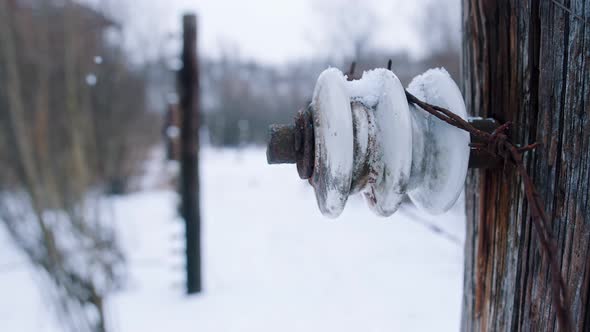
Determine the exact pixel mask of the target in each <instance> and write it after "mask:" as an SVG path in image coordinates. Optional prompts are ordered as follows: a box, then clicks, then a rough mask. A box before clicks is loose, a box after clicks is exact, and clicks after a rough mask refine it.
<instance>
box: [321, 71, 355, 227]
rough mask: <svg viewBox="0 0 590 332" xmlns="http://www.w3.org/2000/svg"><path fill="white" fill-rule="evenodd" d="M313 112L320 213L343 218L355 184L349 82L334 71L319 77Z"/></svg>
mask: <svg viewBox="0 0 590 332" xmlns="http://www.w3.org/2000/svg"><path fill="white" fill-rule="evenodd" d="M311 109H312V114H313V122H314V135H315V163H314V173H313V176H312V178H311V183H312V185H313V187H314V188H315V194H316V199H317V202H318V206H319V208H320V211H321V212H322V213H323V214H324V215H326V216H328V217H333V218H335V217H337V216H339V215H340V213H341V212H342V210H343V209H344V205H345V204H346V200H347V199H348V194H349V192H350V186H351V181H352V167H353V132H352V111H351V109H350V97H349V96H348V92H347V90H346V79H345V78H344V75H342V72H340V71H339V70H338V69H335V68H330V69H326V70H324V72H323V73H322V74H321V75H320V77H319V78H318V81H317V83H316V86H315V89H314V92H313V99H312V103H311Z"/></svg>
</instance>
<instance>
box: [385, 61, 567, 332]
mask: <svg viewBox="0 0 590 332" xmlns="http://www.w3.org/2000/svg"><path fill="white" fill-rule="evenodd" d="M388 68H389V69H391V68H390V64H389V63H388ZM406 98H407V100H408V102H410V103H412V104H415V105H417V106H419V107H420V108H422V109H423V110H424V111H426V112H428V113H430V114H432V115H433V116H435V117H437V118H438V119H440V120H442V121H444V122H446V123H448V124H450V125H452V126H454V127H457V128H459V129H462V130H465V131H467V132H469V133H470V134H471V135H473V136H475V137H477V138H479V139H480V140H481V141H482V142H484V143H475V144H471V146H472V147H474V148H476V149H479V150H483V151H486V152H489V153H491V154H493V155H494V156H498V157H500V158H502V159H504V160H505V162H506V163H511V164H512V165H514V166H516V170H517V172H518V174H519V175H520V176H521V178H522V179H523V183H524V190H525V197H526V200H527V202H528V204H529V206H530V210H531V219H532V221H533V225H534V227H535V230H536V231H537V234H538V236H539V240H540V242H541V250H542V252H543V254H544V255H546V256H547V258H548V260H549V265H550V273H551V295H552V301H553V305H554V306H555V308H556V313H557V320H558V324H559V329H560V330H561V331H570V326H571V321H570V317H569V316H570V315H569V312H568V310H567V309H566V308H567V303H568V299H567V294H566V290H565V285H564V282H563V278H562V276H561V273H560V268H559V264H558V262H557V256H556V252H557V244H556V242H555V239H554V238H553V235H552V234H551V231H550V226H549V218H548V217H547V215H546V214H545V208H544V207H543V203H542V202H541V198H540V196H539V193H538V192H537V189H536V187H535V185H534V183H533V181H532V179H531V177H530V176H529V174H528V172H527V170H526V168H525V166H524V162H523V158H522V155H523V153H524V152H527V151H531V150H533V149H535V148H536V147H537V146H538V143H533V144H529V145H526V146H523V147H518V146H517V145H515V144H514V143H512V142H511V141H510V139H509V138H508V136H507V134H506V132H507V130H508V128H509V127H510V126H511V125H512V123H510V122H507V123H505V124H503V125H501V126H500V127H498V128H497V129H496V130H494V132H492V133H487V132H485V131H482V130H479V129H477V128H475V127H474V126H472V125H471V124H470V123H469V122H467V121H465V120H464V119H463V118H461V117H460V116H458V115H456V114H454V113H453V112H451V111H449V110H447V109H445V108H442V107H439V106H435V105H431V104H428V103H426V102H424V101H421V100H419V99H418V98H416V97H415V96H414V95H412V94H411V93H409V92H408V91H406Z"/></svg>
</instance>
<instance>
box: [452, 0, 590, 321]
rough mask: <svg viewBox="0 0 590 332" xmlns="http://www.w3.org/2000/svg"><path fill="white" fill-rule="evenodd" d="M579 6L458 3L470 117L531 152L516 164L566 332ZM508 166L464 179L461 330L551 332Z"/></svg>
mask: <svg viewBox="0 0 590 332" xmlns="http://www.w3.org/2000/svg"><path fill="white" fill-rule="evenodd" d="M589 21H590V0H555V1H553V0H523V1H501V0H486V1H478V0H463V28H464V29H463V32H464V41H463V92H464V95H465V98H466V103H467V107H468V109H469V110H471V111H472V113H473V115H476V116H482V117H493V118H495V119H497V120H499V121H500V122H506V121H512V122H514V124H515V125H514V126H513V129H512V130H511V132H510V134H511V138H512V140H513V141H514V142H515V143H520V144H527V143H530V142H539V143H541V144H542V146H541V147H539V148H538V149H537V150H535V151H534V152H529V153H528V154H527V155H526V158H525V165H526V167H527V170H528V171H529V174H531V176H532V177H533V181H534V182H535V184H536V186H537V189H538V191H539V193H540V195H541V200H542V201H543V203H544V205H545V208H546V212H547V214H548V216H549V218H550V221H551V225H550V227H551V231H552V233H553V236H554V237H555V239H556V241H557V250H558V252H557V258H558V261H559V264H560V269H561V274H562V276H563V279H564V281H565V287H566V291H567V298H568V299H567V300H568V302H567V306H568V308H567V309H568V311H569V312H570V315H571V318H572V319H571V322H572V328H573V330H576V331H588V330H590V306H589V305H590V303H589V300H590V299H589V295H590V294H589V290H590V287H589V283H590V252H589V251H590V196H589V188H590V22H589ZM524 197H525V194H524V192H523V186H522V182H521V179H520V178H519V177H518V176H517V175H516V172H515V171H514V170H513V169H511V168H510V167H506V168H505V169H503V168H500V169H495V170H472V171H470V176H469V179H468V189H467V216H468V224H467V238H466V243H465V278H464V302H463V318H462V329H463V330H464V331H521V330H525V331H555V330H557V321H556V314H555V308H554V307H553V306H552V298H551V289H550V280H551V275H550V270H549V265H548V261H547V258H546V257H545V256H544V255H542V254H541V251H540V249H539V247H540V244H539V240H538V239H539V237H538V234H537V233H536V232H535V230H534V228H533V226H532V223H531V221H530V209H529V207H528V206H527V203H526V201H525V199H524Z"/></svg>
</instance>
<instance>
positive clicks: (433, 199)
mask: <svg viewBox="0 0 590 332" xmlns="http://www.w3.org/2000/svg"><path fill="white" fill-rule="evenodd" d="M408 91H409V92H410V93H411V94H413V95H414V96H416V97H417V98H418V99H420V100H422V101H424V102H426V103H429V104H431V105H437V106H440V107H443V108H446V109H448V110H450V111H451V112H453V113H455V114H457V115H459V116H460V117H461V118H463V119H464V120H467V111H466V109H465V103H464V102H463V97H462V95H461V92H460V91H459V88H458V87H457V84H455V82H454V81H453V79H452V78H451V76H450V75H449V74H448V73H447V71H446V70H444V69H442V68H440V69H438V68H437V69H430V70H428V71H426V72H425V73H424V74H422V75H419V76H416V77H415V78H414V79H413V80H412V82H411V83H410V85H409V87H408ZM410 108H411V113H412V115H413V122H414V127H413V130H414V134H413V137H414V146H413V155H412V159H413V162H412V178H411V181H410V188H409V191H408V195H409V196H410V199H411V200H412V202H413V203H414V204H416V206H418V207H419V208H421V209H423V210H425V211H427V212H429V213H431V214H440V213H443V212H446V211H448V210H449V209H450V208H451V207H452V206H453V205H454V204H455V202H456V201H457V198H459V195H460V194H461V192H462V191H463V188H464V185H465V177H466V175H467V167H468V163H469V141H470V137H469V133H467V132H466V131H463V130H460V129H458V128H455V127H453V126H451V125H449V124H448V123H446V122H443V121H442V120H440V119H438V118H436V117H434V116H433V115H431V114H430V113H427V112H426V111H424V110H423V109H421V108H420V107H417V106H415V105H410Z"/></svg>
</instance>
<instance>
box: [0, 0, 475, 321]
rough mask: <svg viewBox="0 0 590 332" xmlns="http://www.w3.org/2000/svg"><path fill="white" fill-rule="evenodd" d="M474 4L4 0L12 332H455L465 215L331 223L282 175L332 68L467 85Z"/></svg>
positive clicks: (352, 204)
mask: <svg viewBox="0 0 590 332" xmlns="http://www.w3.org/2000/svg"><path fill="white" fill-rule="evenodd" d="M186 13H194V14H196V15H197V36H198V37H197V45H198V48H197V55H198V61H199V73H200V75H199V81H200V89H199V91H200V102H199V105H200V111H201V115H200V117H199V119H200V121H199V122H200V126H199V130H198V137H199V140H200V149H199V150H200V152H199V165H200V173H199V182H200V211H199V214H200V216H201V234H200V237H201V241H202V243H201V245H200V247H201V256H202V262H201V267H202V278H203V282H202V286H203V287H202V288H203V289H202V291H201V292H199V293H197V294H193V295H190V296H189V295H186V290H185V284H186V282H187V280H186V277H185V276H186V269H187V266H186V262H185V247H186V240H185V238H186V236H185V226H184V221H183V219H182V218H181V216H180V214H181V213H180V210H179V205H180V202H181V198H180V195H179V190H178V188H179V186H180V181H181V178H180V177H179V174H180V165H179V161H178V160H179V157H180V149H181V148H180V147H179V137H180V135H179V133H180V127H181V126H182V116H181V113H180V110H179V100H180V97H179V93H178V90H179V88H178V82H177V77H178V71H179V70H180V69H182V62H181V57H180V55H181V50H182V16H183V14H186ZM460 23H461V22H460V2H459V0H445V1H437V0H416V1H402V0H389V1H385V0H370V1H369V0H367V1H361V0H358V1H355V0H318V1H312V0H299V1H274V0H252V1H230V0H167V1H158V0H141V1H132V0H86V1H83V0H80V1H74V0H0V330H2V331H163V330H173V331H197V330H198V331H432V330H436V331H456V330H458V329H459V325H460V308H461V299H462V298H461V293H462V273H463V238H464V234H463V233H464V227H465V225H464V224H465V217H464V211H463V200H462V199H460V200H459V202H458V203H457V204H456V206H455V208H453V210H451V211H450V212H449V213H447V214H445V215H443V216H437V217H429V216H426V215H423V214H422V213H421V212H420V211H417V210H416V209H415V208H413V207H412V206H411V205H410V204H405V205H404V206H403V208H402V210H401V211H400V212H398V213H397V214H395V215H394V216H393V217H391V218H387V219H383V218H378V217H375V216H374V215H373V214H372V212H370V211H369V209H368V208H367V207H366V206H365V204H364V202H362V200H361V199H360V198H358V197H353V198H351V199H350V200H349V202H348V205H347V207H346V209H345V211H344V213H343V215H342V216H341V217H340V218H339V219H337V220H328V219H325V218H324V217H322V216H321V214H320V212H319V210H318V209H317V207H316V203H315V198H314V194H313V189H312V188H311V187H310V186H309V185H307V183H306V182H305V181H301V180H299V178H298V176H297V173H296V170H295V166H294V165H286V166H273V167H270V166H268V165H266V157H265V152H264V145H265V140H266V138H267V128H268V126H269V124H271V123H290V122H291V121H292V119H293V116H294V114H295V112H296V111H297V110H298V109H299V108H301V107H303V106H305V105H306V103H307V102H308V100H309V99H310V98H311V94H312V92H313V88H314V84H315V81H316V79H317V76H318V75H319V73H320V72H321V71H322V70H324V69H325V68H327V67H329V66H332V67H338V68H340V69H341V70H342V71H344V72H346V71H347V70H348V69H349V68H350V66H351V63H352V62H353V61H354V62H355V63H356V73H358V74H360V73H362V71H363V70H367V69H372V68H376V67H385V66H386V64H387V61H388V60H389V59H391V60H392V68H393V71H394V72H395V74H396V75H397V76H398V77H399V78H400V80H401V81H402V83H403V84H404V85H407V84H408V83H409V82H410V80H411V79H412V77H414V76H416V75H418V74H421V73H422V72H424V71H425V70H426V69H428V68H431V67H445V68H446V69H447V70H448V71H449V73H450V74H451V76H452V77H453V78H454V79H455V80H456V81H457V83H458V84H459V86H460V81H459V78H460V77H459V64H460V41H461V33H460V25H461V24H460Z"/></svg>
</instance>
